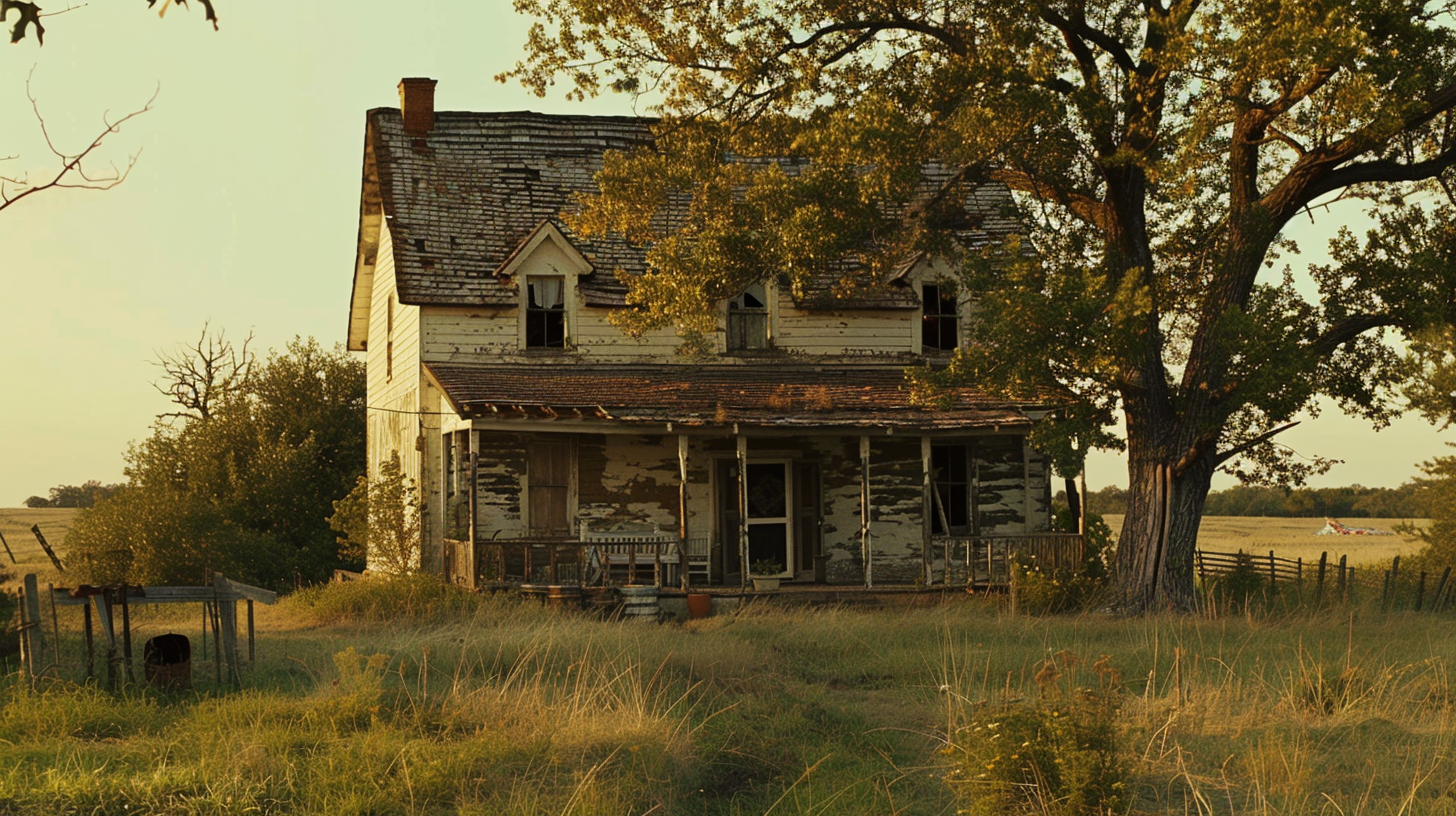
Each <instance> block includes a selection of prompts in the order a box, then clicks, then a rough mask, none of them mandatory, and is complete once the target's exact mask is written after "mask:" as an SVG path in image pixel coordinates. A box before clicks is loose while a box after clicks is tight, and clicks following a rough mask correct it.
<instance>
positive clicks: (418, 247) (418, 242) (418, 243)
mask: <svg viewBox="0 0 1456 816" xmlns="http://www.w3.org/2000/svg"><path fill="white" fill-rule="evenodd" d="M415 251H416V252H424V251H425V239H423V238H416V239H415Z"/></svg>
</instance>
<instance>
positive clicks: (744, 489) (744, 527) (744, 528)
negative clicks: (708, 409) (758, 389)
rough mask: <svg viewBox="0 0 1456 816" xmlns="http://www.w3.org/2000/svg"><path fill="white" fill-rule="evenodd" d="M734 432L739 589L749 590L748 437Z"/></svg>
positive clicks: (734, 430)
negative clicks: (736, 467)
mask: <svg viewBox="0 0 1456 816" xmlns="http://www.w3.org/2000/svg"><path fill="white" fill-rule="evenodd" d="M733 433H734V435H735V437H736V439H737V442H738V589H739V591H742V592H746V591H747V590H748V438H747V437H745V436H743V435H741V434H739V433H738V428H737V427H736V426H735V427H734V429H733Z"/></svg>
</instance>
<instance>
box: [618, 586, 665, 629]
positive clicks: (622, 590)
mask: <svg viewBox="0 0 1456 816" xmlns="http://www.w3.org/2000/svg"><path fill="white" fill-rule="evenodd" d="M617 592H618V593H619V594H620V595H621V596H622V617H623V618H625V619H627V620H637V621H656V620H657V587H655V586H633V585H630V584H629V585H627V586H623V587H618V588H617Z"/></svg>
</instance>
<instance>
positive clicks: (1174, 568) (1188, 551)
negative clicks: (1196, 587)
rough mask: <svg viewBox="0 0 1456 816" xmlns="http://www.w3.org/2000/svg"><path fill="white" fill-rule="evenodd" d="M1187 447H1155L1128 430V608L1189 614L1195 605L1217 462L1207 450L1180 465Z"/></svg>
mask: <svg viewBox="0 0 1456 816" xmlns="http://www.w3.org/2000/svg"><path fill="white" fill-rule="evenodd" d="M1170 435H1171V434H1170ZM1188 450H1189V448H1188V447H1186V446H1175V445H1161V446H1159V445H1152V444H1149V443H1148V441H1147V440H1146V438H1145V437H1141V435H1134V434H1133V433H1131V432H1129V434H1128V493H1127V515H1126V516H1124V517H1123V521H1122V533H1121V535H1119V536H1118V540H1117V563H1116V581H1117V588H1118V592H1119V595H1120V599H1121V606H1122V608H1123V609H1124V611H1126V612H1130V613H1143V612H1156V611H1161V610H1173V611H1178V612H1189V611H1192V610H1193V609H1194V607H1195V597H1194V592H1193V550H1194V546H1195V544H1196V543H1197V540H1198V524H1199V521H1200V519H1201V518H1202V516H1203V504H1204V501H1205V500H1206V499H1207V497H1208V488H1209V485H1210V482H1211V479H1212V476H1213V461H1212V455H1211V453H1209V452H1204V453H1202V454H1201V455H1199V456H1198V457H1197V458H1195V459H1193V460H1192V461H1191V462H1190V461H1182V462H1181V463H1180V461H1179V460H1180V459H1181V458H1183V457H1182V454H1184V453H1186V451H1188ZM1180 464H1181V468H1180Z"/></svg>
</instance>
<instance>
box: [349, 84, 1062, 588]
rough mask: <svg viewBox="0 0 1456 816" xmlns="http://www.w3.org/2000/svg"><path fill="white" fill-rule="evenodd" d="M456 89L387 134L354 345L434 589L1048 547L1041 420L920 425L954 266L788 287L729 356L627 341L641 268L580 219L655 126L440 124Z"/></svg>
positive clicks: (909, 564) (425, 89)
mask: <svg viewBox="0 0 1456 816" xmlns="http://www.w3.org/2000/svg"><path fill="white" fill-rule="evenodd" d="M434 84H435V83H434V81H433V80H427V79H406V80H404V81H403V82H401V84H400V95H401V103H402V104H401V110H395V109H376V110H372V111H370V112H369V114H368V118H367V125H366V134H365V140H364V168H363V192H362V201H361V206H360V212H359V241H358V255H357V259H356V265H355V270H354V285H353V294H352V301H351V305H350V314H349V334H348V346H349V348H350V349H352V350H357V351H361V352H365V353H366V354H367V361H368V383H369V384H368V404H369V429H368V438H369V461H370V463H371V467H372V468H377V467H378V464H379V463H380V462H383V461H386V460H387V459H388V458H389V457H391V456H398V457H400V459H401V461H402V463H403V465H404V468H405V472H406V473H408V474H410V475H411V476H413V477H414V478H415V479H416V480H417V481H418V483H419V485H420V487H421V494H422V496H423V498H424V501H425V507H426V519H425V530H426V532H425V540H424V546H423V554H422V564H423V566H424V567H425V568H426V569H429V570H437V571H443V572H445V573H446V574H447V575H450V576H452V577H453V578H454V579H456V580H459V581H462V582H466V583H471V584H474V583H475V582H477V581H482V580H490V579H504V578H515V579H517V580H534V579H541V578H545V577H546V576H545V573H546V572H547V571H548V570H550V569H552V568H555V569H556V570H557V575H556V576H555V580H558V581H570V580H577V579H580V578H586V579H593V578H595V577H596V576H597V574H598V570H599V569H606V570H608V571H609V576H610V575H611V573H610V570H611V568H612V566H613V564H616V565H617V569H618V571H620V570H621V569H622V568H623V567H622V566H621V562H622V561H624V560H625V561H631V562H634V564H633V566H632V567H631V568H632V569H634V570H643V569H651V570H653V571H654V572H655V573H656V574H657V575H658V577H659V578H660V579H661V580H664V581H667V582H672V583H676V582H678V581H680V580H681V579H682V577H683V574H684V573H687V577H689V578H690V580H691V581H692V583H694V584H705V583H707V584H727V585H730V586H737V585H739V584H740V582H742V581H744V579H745V574H746V572H747V571H746V570H745V565H756V566H757V567H758V569H756V570H755V572H757V571H765V570H768V569H769V564H772V565H773V566H774V571H775V572H776V573H777V574H780V575H781V576H783V577H784V578H785V579H796V580H806V581H807V580H815V579H817V580H820V581H829V582H840V583H869V582H875V583H892V582H902V583H910V582H915V581H917V580H929V579H931V578H933V577H934V576H936V575H939V574H941V572H940V571H941V570H942V569H943V568H944V566H945V563H946V558H947V556H949V557H950V559H951V560H952V561H955V560H957V559H964V557H965V555H966V552H968V551H967V550H966V549H965V545H966V544H967V542H968V541H969V538H968V537H975V536H980V537H985V536H991V535H1008V534H1018V535H1024V534H1033V533H1037V532H1042V531H1046V530H1047V529H1048V526H1049V520H1048V505H1049V497H1050V493H1051V484H1050V482H1051V479H1050V476H1051V473H1050V470H1049V468H1048V466H1047V463H1046V461H1045V460H1044V459H1043V458H1042V457H1041V456H1039V455H1038V454H1037V453H1036V452H1035V451H1033V450H1032V449H1031V448H1030V447H1029V446H1028V445H1027V444H1026V434H1027V431H1028V429H1029V428H1030V427H1031V425H1032V422H1033V421H1034V420H1035V419H1037V418H1038V417H1039V416H1041V415H1042V413H1044V410H1043V409H1041V408H1039V407H1037V406H1026V405H1017V404H1009V403H1006V402H1003V401H997V400H994V399H990V398H987V397H986V396H985V395H982V394H978V393H976V392H975V391H973V390H969V389H966V390H962V391H959V392H956V393H955V394H953V395H952V399H951V400H950V405H949V407H945V408H941V409H937V410H928V409H925V408H921V407H917V406H915V405H912V404H911V401H910V397H909V393H908V391H907V389H906V388H905V387H904V370H905V369H906V368H907V367H909V366H912V365H917V364H921V363H924V362H925V361H927V360H930V361H935V360H937V359H942V358H944V357H945V356H946V355H947V354H948V352H949V351H950V350H951V349H952V348H954V346H955V345H956V343H957V342H958V337H959V332H958V330H959V329H960V328H961V327H962V326H963V323H964V319H965V316H966V309H967V303H968V299H967V297H966V296H965V294H964V293H957V292H956V289H955V288H954V286H953V285H952V284H951V282H950V281H949V280H948V279H947V278H946V277H945V270H944V269H940V268H938V267H937V265H936V264H935V263H934V261H933V260H930V259H927V260H923V261H921V262H919V263H916V264H914V265H908V266H907V267H906V268H905V269H904V270H903V271H902V273H901V274H899V275H898V276H896V278H895V279H894V280H888V281H883V282H881V283H880V284H878V285H875V286H871V287H866V288H865V290H864V291H863V292H862V293H861V294H859V295H857V296H856V299H855V300H853V301H836V300H834V299H833V297H832V296H831V295H830V294H829V288H828V287H825V289H824V290H823V291H820V292H816V293H814V296H813V297H814V299H798V298H795V297H793V296H792V295H791V294H790V293H789V291H788V290H787V287H782V286H780V284H779V280H778V276H777V275H776V274H775V273H774V271H773V270H765V271H764V277H763V280H762V281H761V282H759V283H758V284H756V285H754V286H751V287H749V289H748V290H747V291H745V292H743V293H742V294H741V295H740V296H738V297H736V298H733V299H732V300H730V301H728V302H725V303H724V304H722V311H721V324H720V325H721V331H720V332H719V333H718V335H717V337H716V343H717V354H716V356H714V357H713V358H712V359H709V360H704V359H701V358H687V357H684V356H682V355H680V354H679V353H678V350H677V341H676V337H675V336H674V335H673V333H672V332H667V331H664V332H661V333H656V334H649V335H648V336H645V337H643V338H640V339H632V338H628V337H626V336H624V335H623V334H622V333H621V332H620V331H618V330H617V329H616V328H615V327H614V326H613V325H611V323H609V321H608V317H609V315H610V314H611V313H612V311H613V310H614V309H620V308H623V307H624V288H623V286H622V285H621V284H620V282H619V281H618V280H617V279H616V277H615V276H614V272H615V271H616V270H618V269H621V270H625V271H627V272H628V273H632V272H640V271H641V270H642V267H643V255H642V252H641V251H640V250H638V249H635V248H633V247H632V246H630V245H628V244H626V243H624V242H619V241H602V240H586V239H583V238H581V237H579V236H577V235H574V234H573V233H572V231H571V230H570V229H569V228H568V227H567V226H566V225H565V223H564V222H563V220H562V219H561V216H560V214H561V212H562V210H563V209H564V208H567V207H569V206H570V203H571V199H570V197H571V195H572V194H573V193H575V192H578V191H586V190H591V189H592V187H593V175H594V173H596V171H597V170H598V169H599V168H600V166H601V160H602V155H603V153H604V152H605V151H608V150H626V149H629V148H631V147H633V146H634V145H638V144H640V143H642V142H643V141H644V140H646V139H647V138H648V137H649V136H648V131H647V127H646V125H645V123H644V122H643V121H641V120H638V119H634V118H621V117H591V116H546V115H541V114H536V113H463V112H438V113H437V112H436V111H435V110H434V104H433V99H434ZM1009 203H1010V202H1009V195H1008V193H1007V192H1006V191H1005V190H1004V189H1002V188H998V187H994V186H982V187H979V188H974V189H971V190H969V191H968V192H967V194H966V201H965V206H966V208H967V213H968V216H969V217H968V219H967V224H968V226H967V227H966V231H965V232H966V234H965V236H963V237H964V238H965V240H968V241H987V240H991V239H994V238H995V237H996V236H997V235H998V234H1004V233H1006V232H1008V231H1010V230H1012V229H1013V228H1014V227H1015V226H1016V224H1015V221H1014V220H1013V219H1011V218H1010V217H1009V216H1008V215H1006V214H1005V213H1006V212H1007V211H1008V209H1009V208H1008V206H1007V205H1008V204H1009ZM583 541H586V542H588V543H589V544H591V545H592V546H591V547H589V548H583V547H582V546H581V545H580V542H583ZM684 566H686V567H687V569H686V570H684V569H683V567H684Z"/></svg>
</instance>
